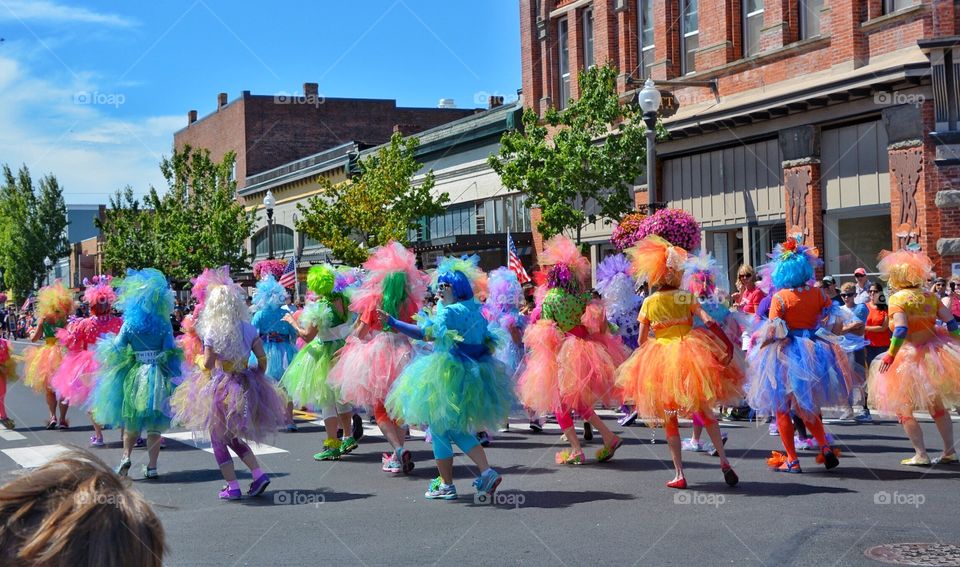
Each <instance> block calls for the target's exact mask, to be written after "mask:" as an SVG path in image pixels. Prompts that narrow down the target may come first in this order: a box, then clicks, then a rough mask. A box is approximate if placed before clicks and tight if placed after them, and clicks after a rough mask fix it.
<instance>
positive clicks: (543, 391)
mask: <svg viewBox="0 0 960 567" xmlns="http://www.w3.org/2000/svg"><path fill="white" fill-rule="evenodd" d="M523 342H524V344H525V345H526V346H527V349H528V352H527V358H526V361H525V366H524V368H523V370H522V372H521V374H520V377H519V379H518V383H517V390H518V394H519V397H520V401H521V402H522V403H523V405H524V406H526V407H528V408H530V409H532V410H535V411H538V412H557V411H559V410H561V409H571V410H575V411H578V412H581V413H582V412H586V411H588V410H591V409H593V407H594V406H595V405H596V404H597V403H601V402H602V403H613V402H618V401H619V400H620V398H621V396H622V394H621V392H620V390H619V389H618V388H617V387H616V384H614V373H615V372H616V368H617V360H618V359H622V356H623V352H624V351H623V345H622V344H618V343H612V342H609V341H607V340H606V339H604V337H603V336H602V335H598V336H591V337H588V338H580V337H578V336H576V335H573V334H570V333H564V332H563V331H561V330H560V329H559V327H557V325H556V323H554V322H553V321H550V320H546V319H541V320H540V321H538V322H537V323H536V324H535V325H532V326H531V327H528V328H527V331H526V332H525V333H524V337H523ZM608 343H609V344H608Z"/></svg>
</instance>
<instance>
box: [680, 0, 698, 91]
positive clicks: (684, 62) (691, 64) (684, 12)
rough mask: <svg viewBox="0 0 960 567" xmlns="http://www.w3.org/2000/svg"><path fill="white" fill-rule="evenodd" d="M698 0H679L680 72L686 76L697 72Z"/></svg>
mask: <svg viewBox="0 0 960 567" xmlns="http://www.w3.org/2000/svg"><path fill="white" fill-rule="evenodd" d="M697 3H698V0H680V13H681V17H680V51H681V52H682V54H681V59H680V64H681V67H680V71H681V72H682V73H683V74H684V75H686V74H689V73H694V72H696V70H697V62H696V54H697V49H698V48H699V47H700V13H699V11H698V9H697Z"/></svg>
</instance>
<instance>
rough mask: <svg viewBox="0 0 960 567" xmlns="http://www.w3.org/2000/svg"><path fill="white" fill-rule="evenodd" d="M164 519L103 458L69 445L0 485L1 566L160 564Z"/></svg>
mask: <svg viewBox="0 0 960 567" xmlns="http://www.w3.org/2000/svg"><path fill="white" fill-rule="evenodd" d="M165 552H166V545H165V543H164V533H163V525H162V524H161V523H160V519H159V518H157V515H156V514H155V513H154V511H153V510H152V509H151V508H150V505H149V504H148V503H147V501H146V500H145V499H144V498H143V496H142V495H141V494H140V493H139V492H138V491H136V490H134V489H132V488H131V487H130V485H129V484H128V483H125V482H123V481H122V480H121V479H120V477H118V476H117V475H116V474H114V472H113V471H111V470H110V468H109V467H108V466H107V465H105V464H104V463H103V461H101V460H100V459H98V458H97V457H95V456H93V455H92V454H90V453H88V452H86V451H80V450H77V451H71V452H68V453H66V454H64V455H62V456H60V457H58V458H57V459H55V460H53V461H51V462H49V463H47V464H46V465H43V466H42V467H40V468H38V469H36V470H34V471H33V472H30V473H28V474H25V475H23V476H19V477H17V478H15V479H14V480H12V481H11V482H9V483H8V484H6V485H4V486H2V487H0V564H2V565H19V566H21V567H39V566H41V565H43V566H47V565H51V566H67V565H70V566H85V565H89V566H104V567H123V566H126V565H137V566H156V567H161V566H162V565H163V555H164V553H165Z"/></svg>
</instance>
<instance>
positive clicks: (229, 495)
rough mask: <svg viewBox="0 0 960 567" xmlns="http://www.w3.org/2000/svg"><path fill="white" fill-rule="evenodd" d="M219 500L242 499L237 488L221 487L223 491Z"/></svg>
mask: <svg viewBox="0 0 960 567" xmlns="http://www.w3.org/2000/svg"><path fill="white" fill-rule="evenodd" d="M219 496H220V500H240V499H241V498H243V495H242V494H241V493H240V489H239V488H230V487H227V486H225V487H223V490H221V491H220V494H219Z"/></svg>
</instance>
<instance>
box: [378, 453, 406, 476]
mask: <svg viewBox="0 0 960 567" xmlns="http://www.w3.org/2000/svg"><path fill="white" fill-rule="evenodd" d="M383 470H385V471H387V472H388V473H391V474H400V473H401V472H403V463H401V462H400V459H398V458H397V456H396V455H390V458H389V459H387V462H385V463H384V464H383Z"/></svg>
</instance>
